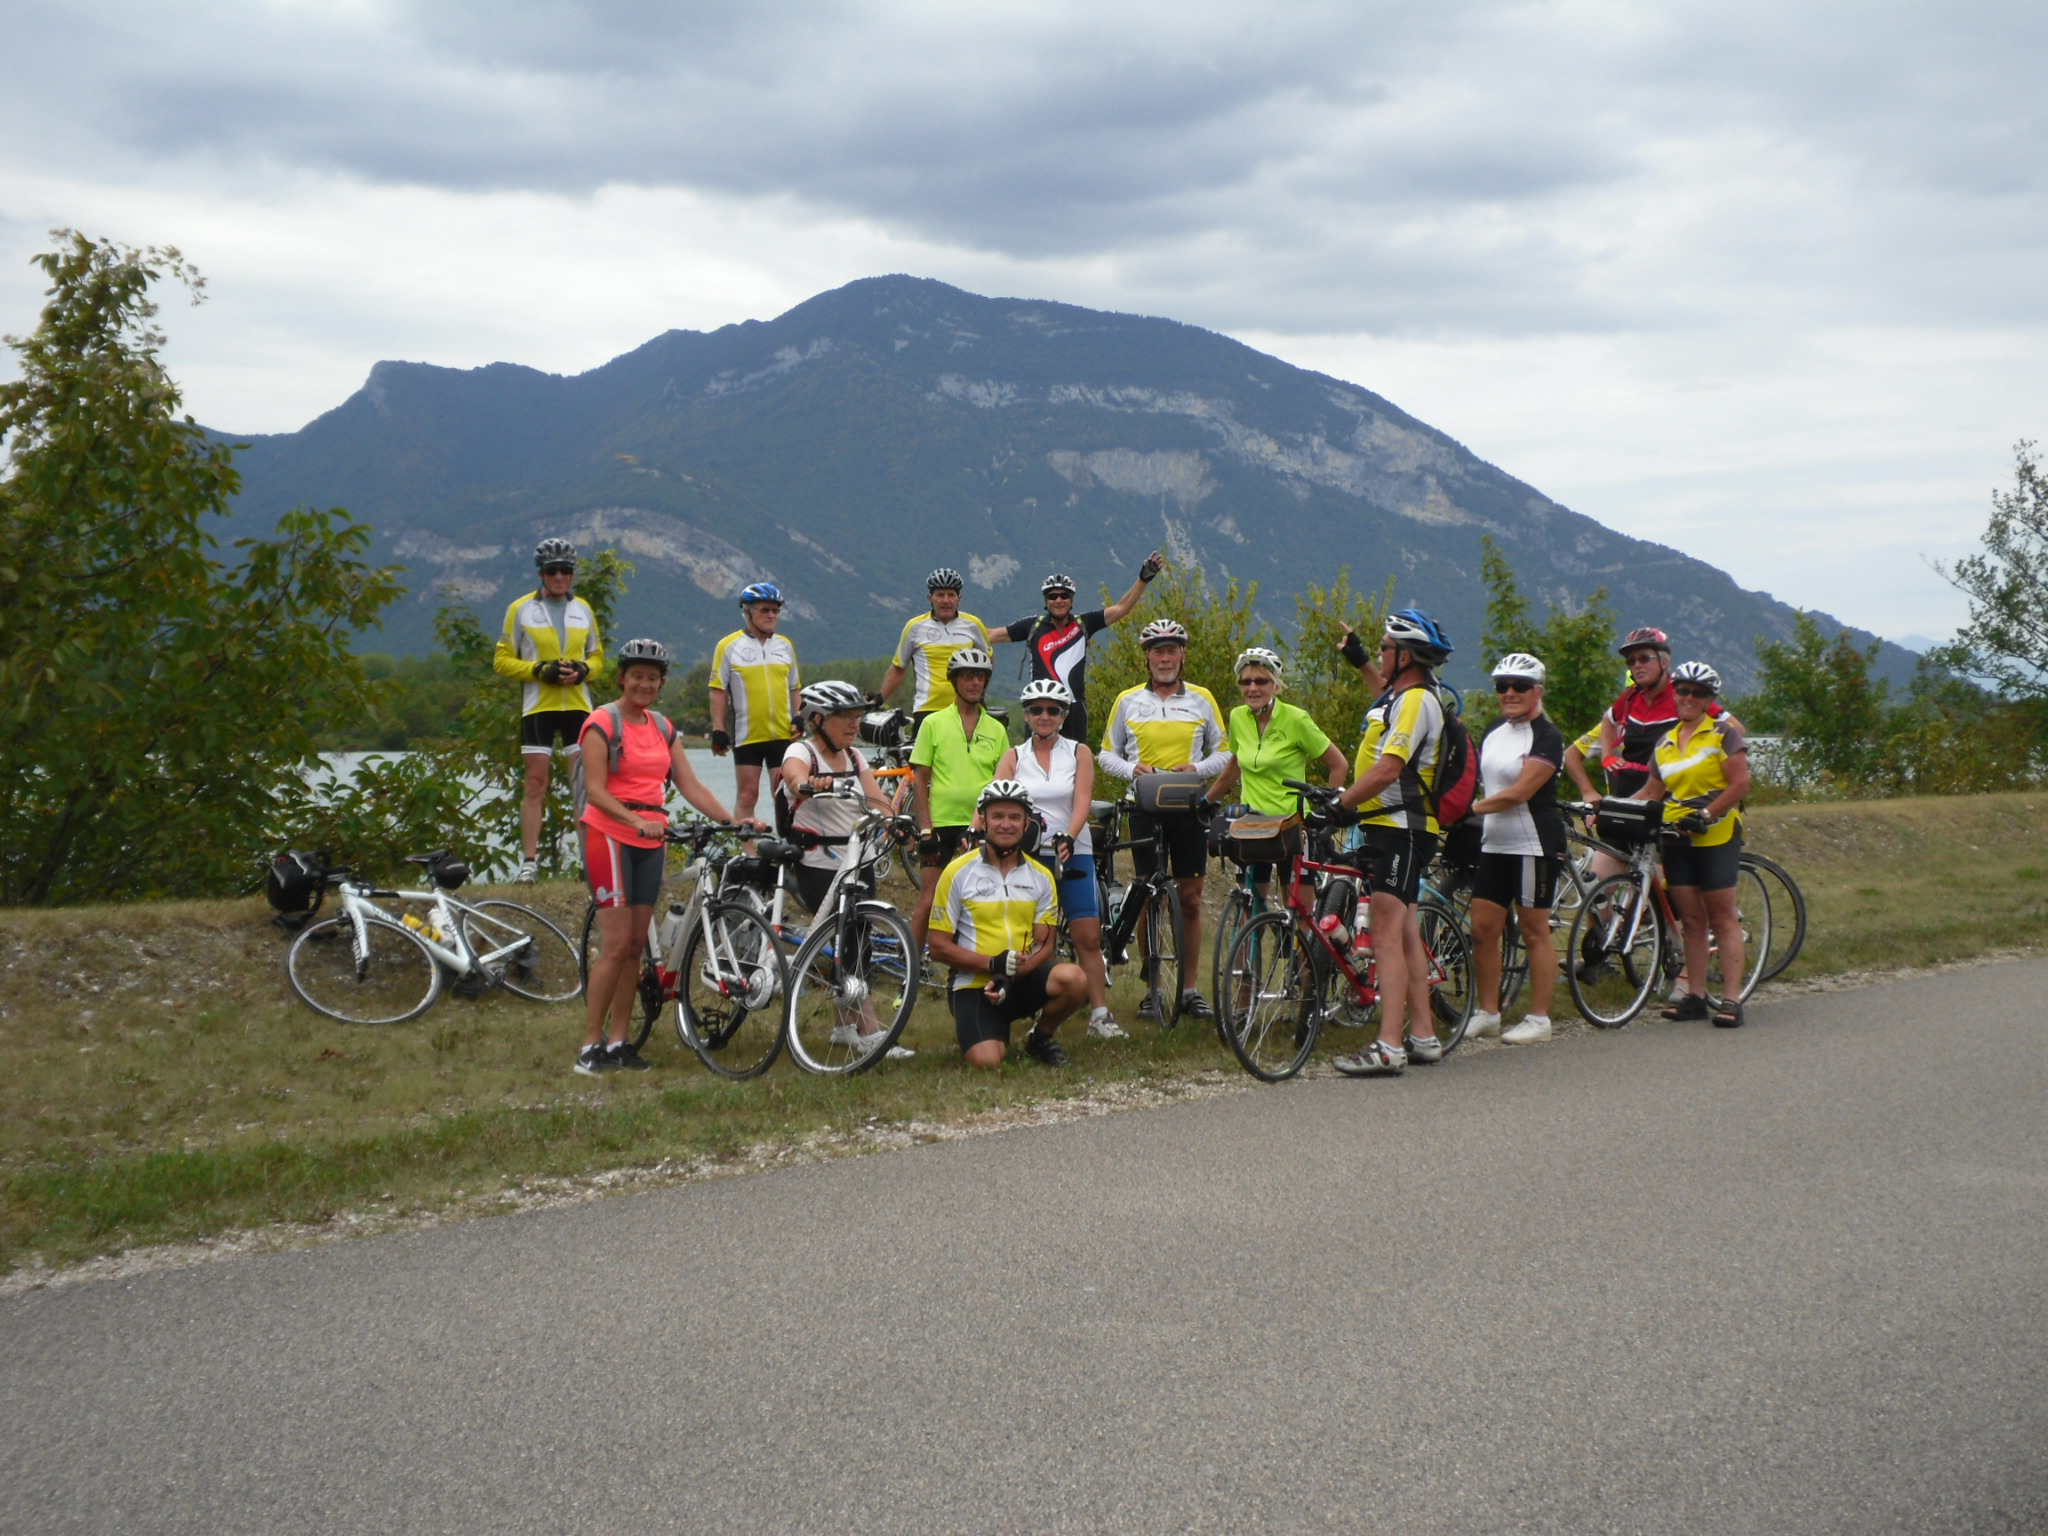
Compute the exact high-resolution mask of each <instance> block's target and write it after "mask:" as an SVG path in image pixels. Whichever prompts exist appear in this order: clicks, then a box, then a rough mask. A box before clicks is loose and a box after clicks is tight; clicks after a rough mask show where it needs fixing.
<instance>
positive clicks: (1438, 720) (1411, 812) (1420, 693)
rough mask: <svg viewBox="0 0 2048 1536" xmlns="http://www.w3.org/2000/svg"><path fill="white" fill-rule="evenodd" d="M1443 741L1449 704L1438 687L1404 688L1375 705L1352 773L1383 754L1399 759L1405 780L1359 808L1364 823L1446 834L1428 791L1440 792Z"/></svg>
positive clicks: (1360, 739)
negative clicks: (1438, 779) (1439, 755)
mask: <svg viewBox="0 0 2048 1536" xmlns="http://www.w3.org/2000/svg"><path fill="white" fill-rule="evenodd" d="M1443 739H1444V706H1443V703H1442V701H1441V700H1439V699H1438V698H1437V696H1436V690H1435V689H1434V688H1429V687H1419V688H1404V689H1402V690H1401V691H1400V692H1399V693H1394V694H1382V695H1381V696H1380V697H1379V698H1378V699H1377V700H1375V701H1374V703H1373V706H1372V708H1371V709H1369V710H1367V711H1366V713H1365V734H1364V735H1363V736H1362V737H1360V738H1359V742H1358V759H1357V761H1356V763H1355V764H1354V765H1353V769H1352V771H1353V774H1354V775H1362V774H1363V773H1364V772H1365V771H1366V769H1368V768H1370V767H1371V766H1372V765H1373V763H1375V762H1376V761H1378V759H1380V758H1381V757H1383V756H1386V757H1398V758H1400V759H1401V760H1402V767H1401V776H1400V777H1399V778H1397V779H1396V780H1394V782H1393V783H1391V784H1389V785H1388V786H1387V787H1386V788H1385V789H1383V790H1381V791H1380V793H1379V797H1378V798H1377V799H1375V800H1373V801H1371V802H1370V803H1368V804H1366V805H1361V806H1360V807H1359V808H1358V819H1359V821H1360V823H1361V824H1363V825H1365V826H1369V827H1407V828H1409V829H1411V830H1413V831H1418V832H1430V833H1434V832H1437V831H1440V830H1441V829H1440V828H1439V827H1438V826H1437V821H1436V817H1435V816H1434V815H1432V814H1431V812H1430V809H1429V792H1430V791H1433V790H1434V789H1435V788H1436V758H1437V751H1438V749H1439V748H1441V747H1442V745H1443Z"/></svg>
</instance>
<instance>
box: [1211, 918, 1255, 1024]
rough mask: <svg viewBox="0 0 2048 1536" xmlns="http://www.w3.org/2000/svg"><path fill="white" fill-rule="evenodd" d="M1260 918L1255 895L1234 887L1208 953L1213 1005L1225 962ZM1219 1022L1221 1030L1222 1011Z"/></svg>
mask: <svg viewBox="0 0 2048 1536" xmlns="http://www.w3.org/2000/svg"><path fill="white" fill-rule="evenodd" d="M1257 915H1258V914H1257V910H1256V909H1255V908H1254V907H1253V905H1252V893H1251V892H1250V891H1248V890H1246V889H1245V888H1244V887H1243V886H1242V885H1235V886H1232V887H1231V889H1230V894H1229V895H1228V896H1226V897H1224V898H1223V910H1222V911H1221V912H1220V913H1218V914H1217V917H1216V937H1215V940H1214V941H1213V943H1212V944H1211V946H1210V949H1209V1001H1210V1002H1211V1003H1212V1004H1213V1003H1214V1002H1215V1000H1216V994H1217V993H1218V992H1221V991H1222V990H1223V977H1224V974H1225V970H1226V966H1225V962H1226V961H1227V960H1228V959H1229V958H1230V951H1231V950H1232V949H1233V948H1234V947H1235V946H1236V944H1237V936H1238V935H1239V934H1240V933H1242V932H1244V929H1245V925H1246V924H1247V923H1249V922H1250V921H1251V920H1252V919H1253V918H1254V917H1255V916H1257ZM1216 1019H1217V1024H1218V1027H1219V1028H1220V1027H1221V1024H1222V1019H1223V1014H1222V1011H1221V1010H1220V1009H1219V1010H1218V1011H1217V1014H1216Z"/></svg>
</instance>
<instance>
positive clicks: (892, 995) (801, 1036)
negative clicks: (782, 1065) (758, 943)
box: [783, 907, 917, 1077]
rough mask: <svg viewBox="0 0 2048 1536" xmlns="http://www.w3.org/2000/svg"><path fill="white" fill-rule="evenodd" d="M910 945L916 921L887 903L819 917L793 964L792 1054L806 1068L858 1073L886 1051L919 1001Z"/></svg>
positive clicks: (788, 1018) (787, 1024) (788, 1011)
mask: <svg viewBox="0 0 2048 1536" xmlns="http://www.w3.org/2000/svg"><path fill="white" fill-rule="evenodd" d="M910 953H911V940H910V924H909V923H908V922H907V921H905V920H904V919H903V917H902V916H901V915H899V914H898V913H896V912H894V911H892V910H889V909H887V908H882V907H865V908H854V909H851V910H849V911H847V912H846V913H845V914H844V915H843V916H842V917H840V918H838V919H836V920H835V919H833V918H829V917H826V918H820V919H819V920H818V921H817V923H816V924H814V925H813V926H812V928H811V936H810V937H809V938H808V939H805V940H804V946H803V948H802V949H800V950H798V951H797V952H796V961H795V963H794V964H792V965H791V966H790V982H789V1000H788V1003H787V1004H786V1005H785V1007H784V1009H783V1021H784V1027H783V1034H784V1038H785V1040H786V1041H787V1043H788V1045H789V1055H790V1059H791V1060H792V1061H794V1062H795V1063H796V1064H797V1065H798V1066H799V1067H801V1068H803V1070H804V1071H806V1072H817V1073H821V1074H823V1075H826V1076H833V1077H851V1076H853V1074H854V1073H856V1072H865V1071H867V1069H868V1068H869V1067H872V1066H873V1065H874V1064H875V1063H876V1062H878V1061H880V1060H882V1059H883V1058H884V1057H885V1056H887V1055H888V1054H889V1047H890V1046H892V1045H894V1044H895V1043H896V1037H897V1036H898V1035H900V1034H902V1033H903V1026H904V1025H905V1024H906V1023H907V1022H909V1019H910V1010H911V1008H912V1007H913V1006H915V1004H916V1002H917V987H916V985H915V984H914V983H913V982H912V981H911V979H910V970H909V965H908V957H909V955H910Z"/></svg>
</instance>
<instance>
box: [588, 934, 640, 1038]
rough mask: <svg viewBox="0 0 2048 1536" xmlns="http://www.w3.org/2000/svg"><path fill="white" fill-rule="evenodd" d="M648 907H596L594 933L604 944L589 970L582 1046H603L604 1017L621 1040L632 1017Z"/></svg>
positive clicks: (638, 981) (637, 987)
mask: <svg viewBox="0 0 2048 1536" xmlns="http://www.w3.org/2000/svg"><path fill="white" fill-rule="evenodd" d="M653 916H654V908H652V907H599V908H598V909H597V931H598V935H599V937H600V938H601V939H602V941H603V944H604V949H603V951H602V952H601V953H600V954H599V955H598V957H597V964H595V965H593V966H592V967H591V968H590V985H589V986H588V987H587V988H585V991H586V993H587V994H588V996H587V999H586V1002H585V1005H584V1028H583V1043H584V1044H585V1045H603V1044H604V1043H605V1016H606V1015H607V1014H610V1015H611V1017H612V1020H613V1022H614V1024H615V1025H616V1026H617V1028H618V1031H619V1038H620V1039H621V1040H623V1039H625V1038H626V1031H627V1029H628V1027H629V1026H630V1023H631V1020H632V1017H633V1011H632V1010H633V997H634V994H635V992H636V991H637V990H638V989H639V985H640V956H641V953H642V952H643V951H644V950H645V949H646V948H647V924H648V922H649V920H650V919H652V918H653Z"/></svg>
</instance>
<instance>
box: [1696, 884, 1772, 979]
mask: <svg viewBox="0 0 2048 1536" xmlns="http://www.w3.org/2000/svg"><path fill="white" fill-rule="evenodd" d="M1735 920H1736V925H1737V926H1738V927H1739V928H1740V929H1741V930H1742V970H1743V974H1742V976H1741V977H1740V978H1738V981H1739V985H1735V986H1731V985H1730V984H1729V979H1728V977H1727V976H1726V975H1725V973H1724V972H1723V969H1722V965H1721V946H1720V941H1719V940H1718V938H1715V937H1714V936H1713V935H1712V934H1710V935H1709V939H1710V940H1711V941H1712V944H1713V948H1712V950H1711V951H1710V952H1709V954H1708V956H1707V995H1708V996H1709V997H1733V998H1737V999H1739V1000H1740V1001H1742V1002H1748V1001H1749V994H1750V993H1752V992H1754V991H1755V990H1756V988H1757V983H1758V982H1759V981H1761V980H1762V979H1763V970H1764V966H1765V965H1766V964H1768V963H1769V957H1770V952H1771V898H1770V896H1769V894H1768V893H1767V892H1766V891H1765V889H1764V882H1763V877H1762V876H1761V875H1759V874H1758V873H1757V872H1756V869H1755V868H1754V867H1753V866H1752V865H1749V864H1743V865H1740V866H1739V867H1738V868H1737V869H1736V871H1735Z"/></svg>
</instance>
